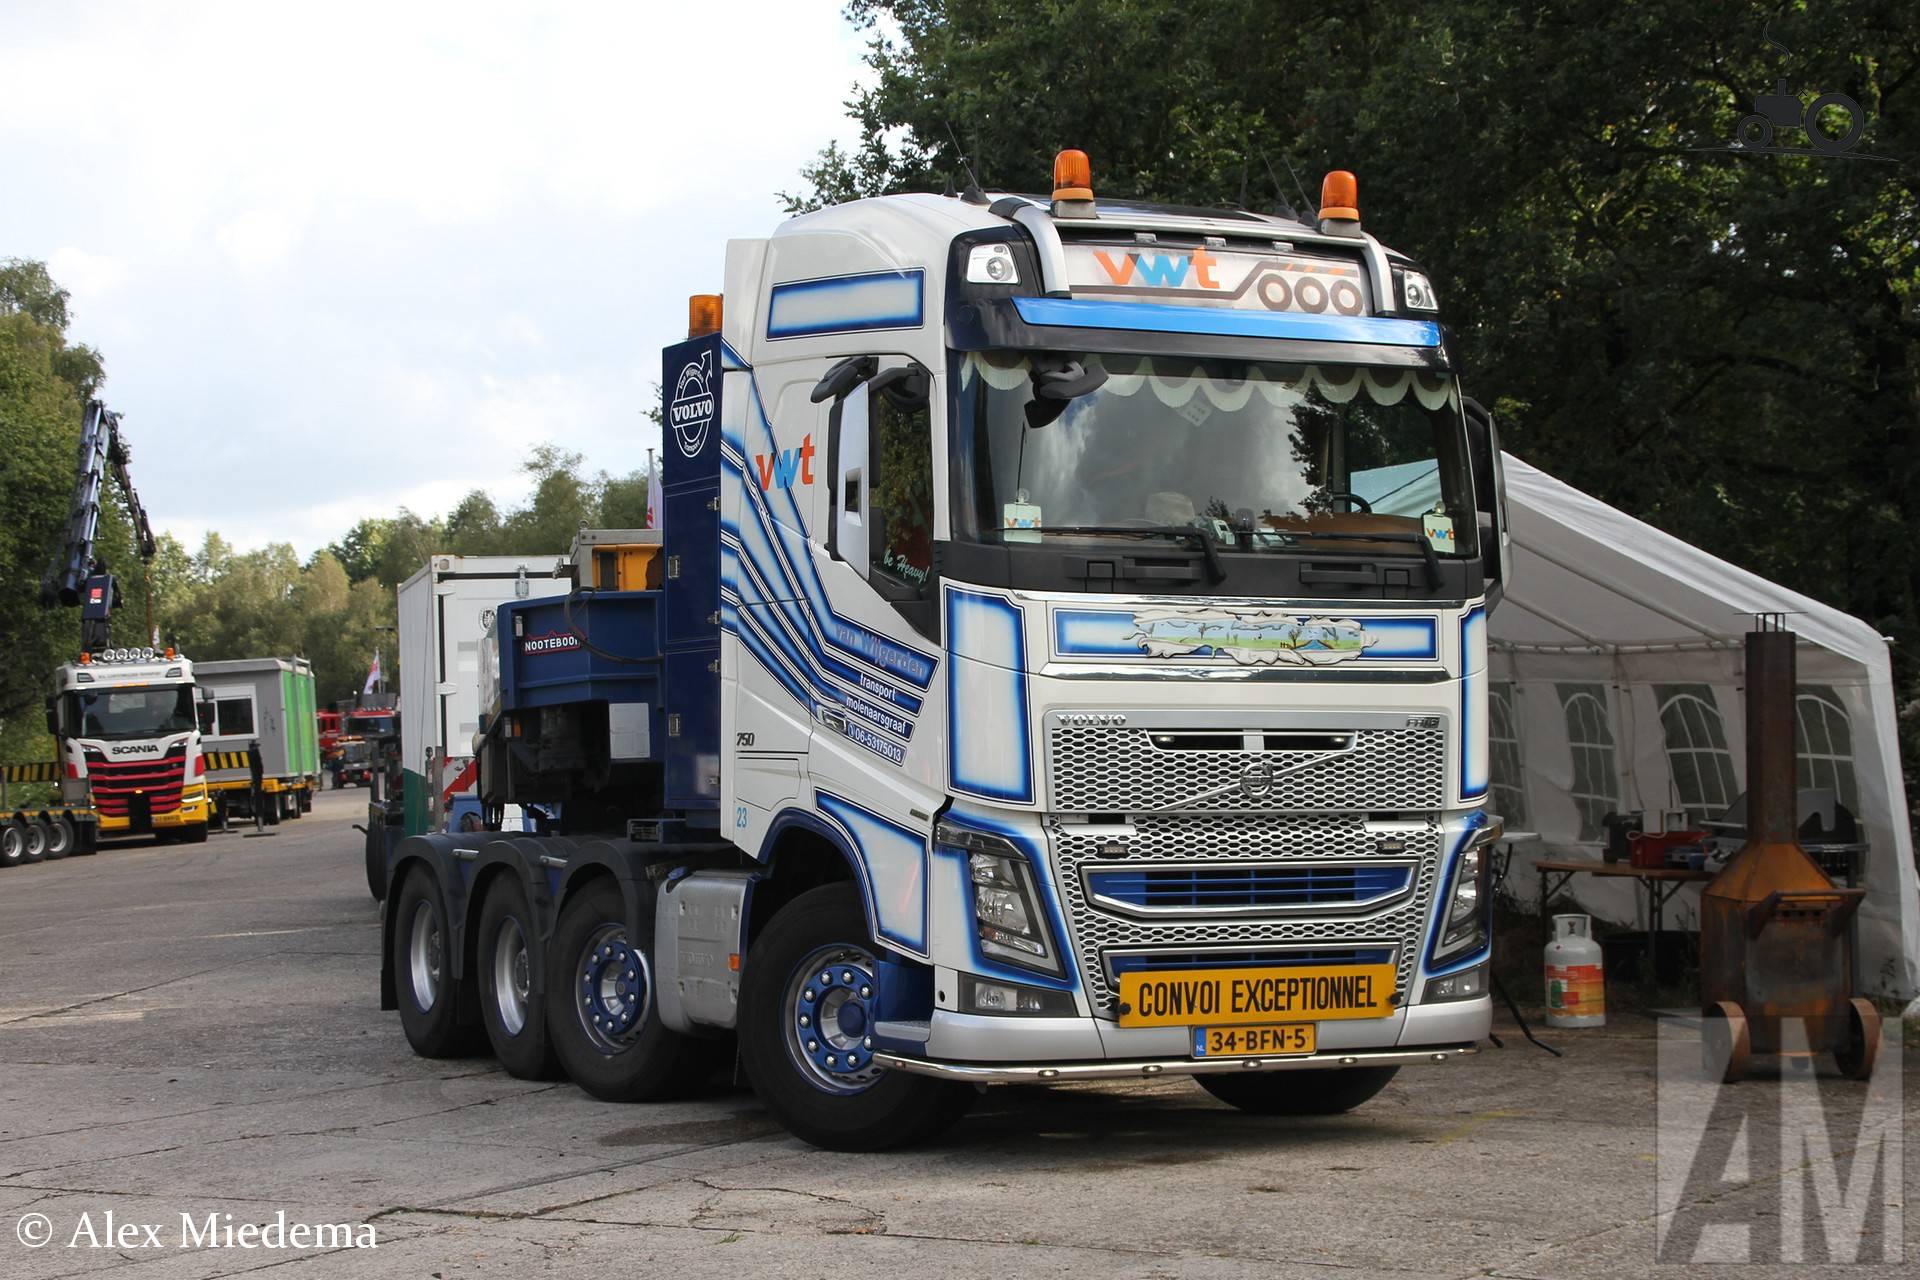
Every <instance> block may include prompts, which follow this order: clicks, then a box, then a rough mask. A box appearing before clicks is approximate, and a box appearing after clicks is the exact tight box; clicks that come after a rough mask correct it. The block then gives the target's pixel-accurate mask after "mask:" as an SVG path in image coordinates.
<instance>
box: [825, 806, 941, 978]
mask: <svg viewBox="0 0 1920 1280" xmlns="http://www.w3.org/2000/svg"><path fill="white" fill-rule="evenodd" d="M814 804H815V805H816V807H818V809H819V810H820V812H821V813H823V814H825V815H826V816H827V817H828V818H830V819H831V820H832V821H833V823H834V824H835V825H836V826H838V827H839V828H840V829H841V830H842V831H844V832H845V833H846V836H847V839H848V840H849V841H851V842H852V844H853V848H854V852H855V854H856V855H857V860H858V862H859V864H860V869H861V873H862V875H863V877H864V879H865V880H866V883H867V893H868V901H869V902H871V904H872V910H873V927H874V932H875V933H876V934H877V935H878V936H879V939H880V941H882V942H888V943H892V944H893V945H894V946H896V947H899V948H901V949H902V950H905V951H910V952H912V953H913V954H915V955H918V956H925V955H926V954H927V902H928V899H929V898H931V897H932V894H931V893H930V892H929V886H928V884H927V863H928V855H927V838H926V836H925V835H923V834H922V833H920V832H918V831H914V830H911V829H909V828H907V827H903V826H900V825H898V824H897V823H893V822H889V821H888V820H887V819H885V818H883V817H881V816H880V815H879V814H877V813H874V812H872V811H871V810H869V809H865V808H862V807H861V806H860V805H857V804H855V803H853V801H851V800H843V799H841V798H840V797H839V796H836V795H830V794H828V793H827V792H825V791H820V790H815V792H814Z"/></svg>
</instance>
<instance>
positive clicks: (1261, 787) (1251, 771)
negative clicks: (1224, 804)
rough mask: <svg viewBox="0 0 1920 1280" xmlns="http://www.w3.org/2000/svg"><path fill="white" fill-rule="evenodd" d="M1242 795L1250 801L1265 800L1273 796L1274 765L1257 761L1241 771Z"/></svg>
mask: <svg viewBox="0 0 1920 1280" xmlns="http://www.w3.org/2000/svg"><path fill="white" fill-rule="evenodd" d="M1240 794H1241V795H1244V796H1245V797H1246V798H1247V799H1249V800H1265V799H1266V798H1267V797H1268V796H1269V795H1271V794H1273V765H1272V764H1270V763H1269V762H1267V761H1265V760H1256V761H1255V762H1254V763H1252V764H1250V765H1248V766H1247V767H1246V768H1244V769H1242V770H1241V771H1240Z"/></svg>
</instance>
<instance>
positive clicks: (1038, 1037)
mask: <svg viewBox="0 0 1920 1280" xmlns="http://www.w3.org/2000/svg"><path fill="white" fill-rule="evenodd" d="M1492 1027H1493V1001H1492V999H1491V997H1488V996H1482V997H1480V998H1479V999H1476V1000H1460V1001H1448V1002H1445V1003H1437V1004H1419V1005H1413V1006H1410V1007H1407V1008H1403V1009H1398V1010H1395V1011H1394V1012H1393V1013H1392V1014H1389V1015H1388V1016H1387V1017H1384V1018H1366V1019H1336V1020H1331V1021H1326V1022H1321V1023H1319V1024H1318V1031H1317V1043H1318V1045H1319V1051H1318V1052H1317V1053H1314V1054H1310V1055H1303V1056H1289V1057H1284V1058H1278V1057H1274V1058H1256V1059H1248V1058H1220V1059H1196V1058H1194V1057H1193V1056H1192V1053H1191V1045H1192V1032H1191V1030H1190V1029H1189V1028H1187V1027H1122V1026H1119V1025H1118V1024H1117V1023H1113V1022H1109V1021H1107V1020H1106V1019H1104V1018H1083V1017H1060V1018H1042V1017H1005V1016H996V1015H990V1014H975V1013H955V1012H952V1011H949V1010H945V1009H936V1010H935V1011H934V1013H933V1017H932V1018H931V1019H930V1020H929V1021H927V1022H923V1023H919V1024H913V1025H912V1026H911V1027H909V1026H908V1025H905V1024H889V1023H881V1024H879V1025H878V1027H877V1028H876V1030H878V1031H880V1032H881V1033H883V1034H884V1035H885V1036H886V1038H887V1041H888V1046H889V1047H888V1050H887V1051H886V1052H884V1053H882V1054H878V1055H876V1058H879V1059H884V1061H885V1065H887V1066H890V1067H895V1068H898V1069H899V1070H902V1071H917V1072H920V1073H921V1074H926V1075H944V1076H949V1077H950V1078H953V1079H968V1080H1003V1079H1004V1080H1030V1081H1031V1080H1065V1079H1111V1078H1118V1077H1131V1076H1143V1075H1146V1076H1151V1075H1160V1074H1168V1075H1192V1074H1195V1073H1197V1072H1206V1071H1229V1070H1231V1071H1247V1070H1272V1071H1281V1070H1300V1069H1302V1068H1312V1067H1343V1066H1357V1065H1396V1066H1397V1065H1402V1064H1409V1063H1417V1062H1446V1061H1450V1060H1451V1059H1453V1058H1456V1057H1460V1056H1462V1055H1464V1054H1468V1053H1472V1052H1473V1048H1472V1046H1473V1045H1474V1044H1475V1043H1476V1042H1478V1041H1480V1040H1483V1039H1485V1038H1486V1036H1487V1033H1488V1032H1489V1031H1490V1030H1491V1029H1492ZM1049 1072H1051V1073H1052V1074H1048V1073H1049Z"/></svg>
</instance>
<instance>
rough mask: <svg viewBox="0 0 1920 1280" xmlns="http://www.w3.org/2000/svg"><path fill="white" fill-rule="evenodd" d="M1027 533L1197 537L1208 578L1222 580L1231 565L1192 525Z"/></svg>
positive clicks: (1051, 528)
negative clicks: (1205, 560)
mask: <svg viewBox="0 0 1920 1280" xmlns="http://www.w3.org/2000/svg"><path fill="white" fill-rule="evenodd" d="M1024 532H1027V533H1064V534H1069V535H1071V534H1076V533H1078V534H1086V535H1088V536H1091V537H1101V538H1105V537H1130V536H1139V535H1141V534H1148V535H1153V536H1157V537H1161V538H1178V539H1180V541H1182V542H1186V541H1188V540H1189V539H1197V540H1198V541H1199V544H1200V551H1201V554H1202V555H1204V556H1206V558H1207V580H1208V581H1209V582H1216V583H1217V582H1221V581H1224V580H1225V579H1226V576H1227V566H1226V565H1225V564H1224V563H1222V562H1221V559H1220V551H1219V548H1217V547H1215V546H1214V545H1213V539H1212V537H1210V536H1209V535H1208V533H1207V531H1206V530H1205V529H1202V528H1199V527H1197V526H1195V525H1190V524H1049V525H1042V526H1040V527H1039V528H1036V529H1027V530H1024Z"/></svg>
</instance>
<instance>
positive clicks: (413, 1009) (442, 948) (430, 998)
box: [393, 867, 475, 1058]
mask: <svg viewBox="0 0 1920 1280" xmlns="http://www.w3.org/2000/svg"><path fill="white" fill-rule="evenodd" d="M393 911H394V916H393V972H394V977H395V986H396V987H397V988H398V991H397V995H398V997H399V1004H400V1026H401V1028H402V1029H403V1030H405V1031H406V1033H407V1043H408V1044H410V1045H412V1046H413V1051H414V1052H415V1053H417V1054H419V1055H420V1056H421V1057H423V1058H457V1057H462V1056H464V1055H466V1054H468V1053H470V1052H472V1051H473V1049H474V1048H475V1036H474V1034H473V1027H472V1026H471V1025H467V1024H463V1022H462V1019H461V1017H460V1002H461V1000H462V999H463V997H464V995H465V992H464V991H463V990H462V987H463V985H464V984H463V983H462V982H461V980H460V979H459V978H456V977H454V976H453V934H452V931H451V930H449V929H448V928H447V907H446V903H445V902H444V901H443V900H442V899H441V896H440V886H439V885H437V884H435V883H434V882H433V877H432V876H431V875H430V874H428V872H427V871H426V869H425V868H423V867H415V868H414V869H413V870H412V871H410V872H408V873H407V875H406V878H405V879H403V880H402V881H401V882H400V896H399V897H398V898H397V899H396V900H395V901H394V903H393Z"/></svg>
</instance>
